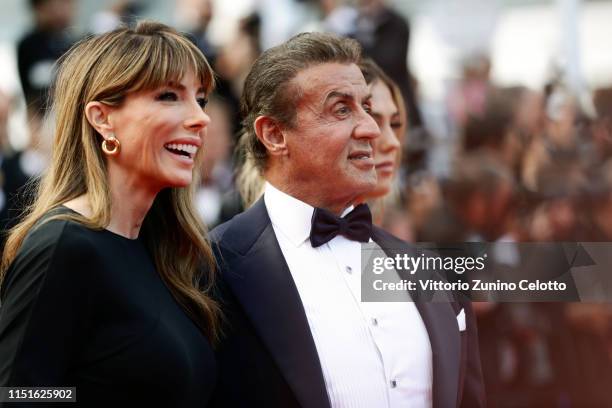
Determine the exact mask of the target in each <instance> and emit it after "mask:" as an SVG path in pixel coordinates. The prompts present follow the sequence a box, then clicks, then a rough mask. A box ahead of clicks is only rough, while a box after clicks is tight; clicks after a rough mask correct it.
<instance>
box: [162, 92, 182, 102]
mask: <svg viewBox="0 0 612 408" xmlns="http://www.w3.org/2000/svg"><path fill="white" fill-rule="evenodd" d="M157 99H158V100H160V101H176V100H178V96H177V95H176V93H174V92H163V93H161V94H159V96H158V97H157Z"/></svg>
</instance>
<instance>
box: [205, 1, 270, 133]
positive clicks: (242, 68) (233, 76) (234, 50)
mask: <svg viewBox="0 0 612 408" xmlns="http://www.w3.org/2000/svg"><path fill="white" fill-rule="evenodd" d="M260 26H261V22H260V19H259V15H258V14H256V13H253V14H250V15H249V16H247V17H244V18H243V19H241V20H240V22H239V24H238V29H237V30H236V32H235V33H234V35H233V36H232V37H231V39H230V41H228V42H227V43H226V44H223V46H221V49H220V50H219V53H218V55H217V60H216V65H215V66H214V68H215V72H216V73H217V74H219V76H220V80H219V84H218V85H219V86H218V87H217V91H216V94H217V95H218V96H219V97H220V98H221V99H222V100H224V101H225V102H226V103H227V104H228V106H229V108H230V114H231V123H232V124H233V128H232V135H237V133H238V129H239V127H240V119H241V118H240V94H241V93H242V88H243V86H244V81H245V78H246V76H247V74H248V73H249V70H250V69H251V66H252V65H253V62H254V61H255V59H256V58H257V57H258V56H259V54H260V53H261V48H260V46H259V36H260V28H261V27H260Z"/></svg>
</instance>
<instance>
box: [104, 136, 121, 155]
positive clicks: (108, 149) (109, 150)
mask: <svg viewBox="0 0 612 408" xmlns="http://www.w3.org/2000/svg"><path fill="white" fill-rule="evenodd" d="M109 144H110V145H111V146H109ZM120 147H121V143H119V140H117V138H116V137H115V136H111V137H109V138H108V139H104V140H103V141H102V151H103V152H104V153H106V154H107V155H108V156H116V155H117V154H118V153H119V148H120Z"/></svg>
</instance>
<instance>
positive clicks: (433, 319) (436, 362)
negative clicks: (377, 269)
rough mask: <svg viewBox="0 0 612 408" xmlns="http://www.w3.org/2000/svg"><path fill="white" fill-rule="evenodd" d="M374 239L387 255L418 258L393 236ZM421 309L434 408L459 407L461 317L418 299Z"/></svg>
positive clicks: (381, 233)
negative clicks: (403, 255)
mask: <svg viewBox="0 0 612 408" xmlns="http://www.w3.org/2000/svg"><path fill="white" fill-rule="evenodd" d="M372 240H373V241H374V242H376V243H377V244H378V245H379V246H380V247H381V248H382V249H383V251H385V253H386V254H387V256H389V257H395V255H396V254H398V253H400V252H401V253H408V254H411V253H412V254H413V256H416V255H418V254H417V253H416V251H415V248H414V247H411V246H409V245H408V244H407V243H405V242H403V241H401V240H399V239H398V238H395V237H393V236H392V235H390V234H388V233H386V232H385V231H383V230H381V229H380V228H376V227H374V228H373V230H372ZM414 303H415V306H416V307H417V309H418V311H419V313H420V315H421V318H422V319H423V322H424V323H425V327H426V328H427V334H428V335H429V342H430V343H431V352H432V360H433V361H432V366H433V381H432V390H433V391H432V394H433V395H432V399H433V404H432V405H433V407H434V408H437V407H440V408H442V407H453V406H456V405H457V395H458V387H459V374H460V362H461V343H462V338H461V335H460V333H459V331H458V330H457V318H456V315H455V313H454V311H453V307H452V306H451V304H450V303H448V302H428V301H426V300H417V301H415V302H414Z"/></svg>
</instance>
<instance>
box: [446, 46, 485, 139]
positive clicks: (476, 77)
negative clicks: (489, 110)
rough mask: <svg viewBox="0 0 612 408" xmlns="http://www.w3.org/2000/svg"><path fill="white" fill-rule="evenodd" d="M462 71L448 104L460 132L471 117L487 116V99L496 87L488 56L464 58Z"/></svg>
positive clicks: (479, 55) (452, 119) (467, 56)
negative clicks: (492, 81)
mask: <svg viewBox="0 0 612 408" xmlns="http://www.w3.org/2000/svg"><path fill="white" fill-rule="evenodd" d="M461 71H462V72H461V74H462V75H461V78H460V79H459V80H458V82H457V83H456V84H455V85H454V86H453V87H452V88H451V90H450V92H449V94H448V97H447V102H446V103H447V108H448V112H449V114H450V118H451V121H452V123H453V124H454V125H455V128H456V129H457V130H458V131H461V130H462V129H463V127H464V126H465V124H466V122H467V121H468V119H469V118H470V117H482V116H484V115H485V109H486V107H487V99H488V96H489V95H490V93H491V90H492V88H493V87H494V86H493V84H492V83H491V59H490V57H489V55H488V54H484V53H477V54H470V55H466V56H464V57H463V60H462V64H461Z"/></svg>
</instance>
